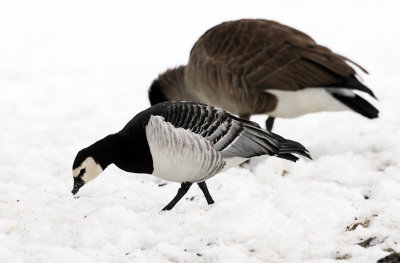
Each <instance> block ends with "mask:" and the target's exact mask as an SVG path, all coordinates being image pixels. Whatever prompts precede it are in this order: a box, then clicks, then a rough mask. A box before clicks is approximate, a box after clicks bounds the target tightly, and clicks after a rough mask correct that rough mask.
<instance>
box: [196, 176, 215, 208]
mask: <svg viewBox="0 0 400 263" xmlns="http://www.w3.org/2000/svg"><path fill="white" fill-rule="evenodd" d="M197 184H198V185H199V187H200V189H201V191H203V194H204V196H205V198H206V199H207V204H209V205H212V204H214V200H213V199H212V197H211V195H210V192H209V191H208V188H207V185H206V182H205V181H204V182H201V183H197Z"/></svg>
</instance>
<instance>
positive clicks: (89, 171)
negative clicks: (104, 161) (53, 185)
mask: <svg viewBox="0 0 400 263" xmlns="http://www.w3.org/2000/svg"><path fill="white" fill-rule="evenodd" d="M84 168H85V173H84V174H83V176H82V179H83V181H84V182H85V183H87V182H89V181H92V180H93V179H94V178H96V177H97V176H98V175H99V174H101V173H102V172H103V169H102V168H101V166H100V164H98V163H96V162H95V160H94V159H93V158H92V157H88V158H86V159H85V160H84V161H83V162H82V163H81V165H79V167H77V168H75V169H74V170H72V175H73V176H74V177H77V176H78V175H79V173H80V171H81V170H82V169H84Z"/></svg>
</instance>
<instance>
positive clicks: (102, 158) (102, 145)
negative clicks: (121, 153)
mask: <svg viewBox="0 0 400 263" xmlns="http://www.w3.org/2000/svg"><path fill="white" fill-rule="evenodd" d="M119 141H120V140H119V138H118V135H117V134H111V135H108V136H107V137H105V138H103V139H101V140H99V141H97V142H95V143H94V144H92V145H91V146H89V147H88V148H87V150H88V151H89V153H90V154H91V155H93V157H94V159H95V160H96V161H97V162H98V163H99V164H100V166H101V168H102V169H103V170H104V169H106V168H107V166H109V165H110V164H112V163H114V162H115V160H116V159H117V158H118V147H119V145H120V142H119Z"/></svg>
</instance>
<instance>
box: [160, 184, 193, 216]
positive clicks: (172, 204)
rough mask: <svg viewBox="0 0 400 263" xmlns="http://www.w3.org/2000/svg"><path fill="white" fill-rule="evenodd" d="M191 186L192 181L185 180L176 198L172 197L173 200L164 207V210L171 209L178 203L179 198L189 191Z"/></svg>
mask: <svg viewBox="0 0 400 263" xmlns="http://www.w3.org/2000/svg"><path fill="white" fill-rule="evenodd" d="M191 186H192V183H190V182H183V183H182V184H181V188H179V189H178V193H176V196H175V197H174V199H172V201H171V202H169V204H168V205H166V206H165V207H164V208H163V209H162V211H165V210H171V209H172V208H173V207H174V206H175V205H176V203H178V202H179V200H181V198H182V197H183V196H184V195H185V194H186V193H187V191H189V188H190V187H191Z"/></svg>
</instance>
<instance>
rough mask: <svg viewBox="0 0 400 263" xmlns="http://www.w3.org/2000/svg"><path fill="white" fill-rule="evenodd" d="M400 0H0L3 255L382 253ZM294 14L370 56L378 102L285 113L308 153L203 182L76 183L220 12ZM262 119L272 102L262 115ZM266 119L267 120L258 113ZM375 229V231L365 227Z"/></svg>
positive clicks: (397, 118) (280, 128)
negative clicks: (370, 107)
mask: <svg viewBox="0 0 400 263" xmlns="http://www.w3.org/2000/svg"><path fill="white" fill-rule="evenodd" d="M399 10H400V3H399V2H398V1H365V0H361V1H347V0H343V1H319V0H315V1H279V2H278V1H212V0H207V1H94V0H93V1H78V0H73V1H50V0H49V1H44V0H39V1H29V0H15V1H2V2H1V3H0V123H1V124H0V127H1V132H0V134H1V136H0V262H60V263H62V262H68V263H70V262H335V261H336V260H342V261H348V262H375V261H376V260H377V259H379V258H382V257H384V256H385V255H387V254H389V252H390V251H392V250H394V251H400V173H399V170H400V143H399V142H400V131H399V127H400V105H399V101H400V89H399V82H400V78H399V66H398V63H399V61H400V52H399V51H398V50H399V46H400V30H399V27H398V26H399V25H400V18H399V15H398V11H399ZM246 17H252V18H266V19H272V20H277V21H280V22H282V23H285V24H288V25H290V26H293V27H296V28H297V29H300V30H302V31H304V32H306V33H308V34H310V35H311V36H312V37H313V38H315V39H316V40H317V41H318V42H319V43H321V44H324V45H327V46H329V47H330V48H331V49H333V50H335V51H336V52H338V53H340V54H343V55H346V56H348V57H350V58H351V59H353V60H355V61H356V62H358V63H360V64H361V65H363V66H364V67H366V68H367V69H368V70H369V71H370V72H371V75H363V78H364V80H365V83H366V84H367V85H368V86H370V87H371V88H372V89H373V90H374V91H375V93H376V95H377V96H378V98H379V102H374V103H375V105H377V106H378V107H379V109H380V110H381V115H380V118H379V119H377V120H373V121H370V120H368V119H365V118H362V117H360V116H358V115H357V114H353V113H350V112H348V113H346V112H344V113H319V114H313V115H307V116H304V117H301V118H298V119H294V120H279V119H278V120H277V122H276V126H275V128H274V129H275V131H276V132H277V133H279V134H282V135H283V136H286V137H288V138H291V139H295V140H298V141H300V142H302V143H303V144H304V145H305V146H307V147H308V148H309V149H310V151H311V153H312V156H313V158H314V160H313V161H307V160H301V161H300V162H298V163H296V164H292V163H289V162H286V161H284V160H278V159H276V158H270V159H265V158H260V159H259V160H256V161H254V162H252V163H251V165H250V167H249V168H248V169H242V168H234V169H231V170H229V171H227V172H225V173H222V174H220V175H218V176H216V177H214V178H212V179H210V180H209V181H208V185H209V188H210V192H211V194H212V195H213V197H214V199H215V201H216V203H215V204H214V205H213V206H207V205H206V201H205V199H204V197H203V196H202V194H201V192H200V190H199V189H198V187H193V188H192V189H190V191H189V193H188V194H187V196H186V197H187V198H186V199H184V200H182V201H181V202H180V203H178V205H177V206H176V207H175V208H174V209H173V210H172V211H170V212H163V213H160V212H159V211H160V209H161V208H162V207H163V206H164V205H165V204H166V203H168V202H169V201H170V199H171V198H172V197H173V196H174V195H175V193H176V191H177V189H178V186H179V185H178V184H176V183H168V184H167V185H165V186H162V187H159V184H161V183H163V182H162V181H160V180H157V179H156V178H154V177H152V176H149V175H143V174H127V173H125V172H122V171H120V170H118V169H117V168H115V166H112V167H110V168H108V169H107V170H106V171H105V172H104V173H103V174H102V175H101V176H99V178H98V179H97V180H95V181H93V182H91V183H90V184H88V185H86V186H85V187H84V188H82V190H81V191H80V194H79V195H80V198H79V199H73V198H72V195H71V193H70V191H71V189H72V171H71V167H72V162H73V159H74V157H75V154H76V153H77V152H78V151H79V150H80V149H81V148H83V147H86V146H88V145H89V144H91V143H93V142H94V141H96V140H98V139H100V138H102V137H104V136H105V135H108V134H110V133H113V132H116V131H118V130H119V129H120V128H122V127H123V126H124V125H125V123H126V122H127V121H128V120H130V119H131V118H132V117H133V116H134V115H135V114H136V113H138V112H139V111H141V110H143V109H145V108H147V107H148V105H149V103H148V100H147V89H148V87H149V85H150V83H151V82H152V80H153V79H154V78H155V77H156V76H157V75H158V74H159V73H161V72H162V71H164V70H165V69H166V68H167V67H173V66H177V65H179V64H184V63H186V61H187V59H188V54H189V51H190V49H191V47H192V45H193V43H194V42H195V40H196V39H197V38H198V37H199V36H200V35H201V34H202V33H203V32H204V31H205V30H207V29H208V28H210V27H211V26H213V25H216V24H218V23H220V22H222V21H225V20H232V19H238V18H246ZM254 120H255V121H258V122H260V123H262V122H263V121H264V120H265V116H256V117H255V118H254ZM262 124H263V123H262ZM368 238H374V239H373V240H372V241H371V242H369V243H370V244H369V247H366V248H364V247H362V246H360V245H358V243H360V242H362V241H365V240H367V239H368Z"/></svg>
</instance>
